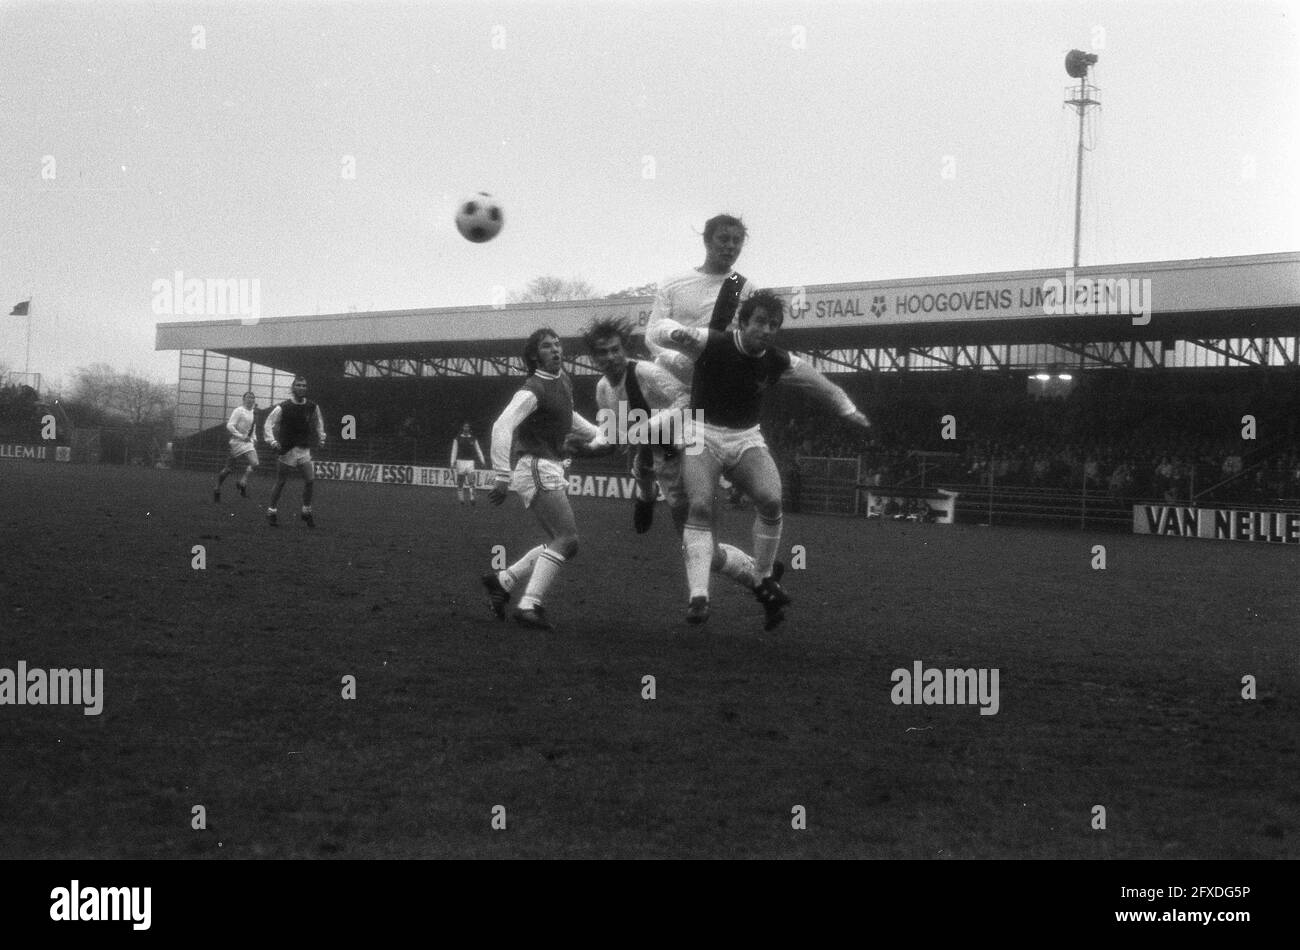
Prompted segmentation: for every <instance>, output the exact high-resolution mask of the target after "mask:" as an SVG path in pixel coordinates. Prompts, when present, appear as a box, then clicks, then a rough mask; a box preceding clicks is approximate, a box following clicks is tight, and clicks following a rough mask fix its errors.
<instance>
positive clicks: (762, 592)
mask: <svg viewBox="0 0 1300 950" xmlns="http://www.w3.org/2000/svg"><path fill="white" fill-rule="evenodd" d="M784 320H785V305H784V303H783V302H782V300H781V298H780V297H778V296H776V294H773V293H771V292H769V291H759V292H757V293H755V294H754V295H753V296H751V297H750V298H748V299H747V300H745V302H744V303H742V304H741V305H740V310H739V312H738V313H737V314H736V323H737V326H738V327H739V329H736V330H732V331H730V332H721V331H718V330H711V329H709V328H708V327H697V328H687V327H683V326H681V325H680V324H677V323H675V322H674V321H672V320H664V321H662V322H661V323H659V324H658V325H657V326H656V327H655V328H654V329H653V330H652V331H651V333H652V334H653V335H654V337H655V339H654V342H655V343H657V344H659V345H660V346H665V347H668V348H670V349H674V350H678V351H679V352H682V353H685V354H687V355H688V356H690V357H692V358H693V359H694V362H695V372H694V375H693V379H692V388H691V409H692V411H693V412H694V411H702V412H703V414H704V421H703V424H702V425H701V426H700V429H701V430H702V432H701V433H699V435H702V438H703V442H704V448H705V451H703V452H701V453H699V454H696V455H690V454H688V455H687V456H686V457H685V459H684V461H683V463H682V477H683V480H684V482H685V483H686V494H687V496H688V497H689V499H690V510H689V514H688V517H687V522H686V529H685V531H684V532H683V536H682V548H683V550H684V552H685V557H686V579H687V583H688V584H689V586H690V598H691V601H690V606H689V607H688V608H687V613H686V619H687V620H688V621H689V622H691V623H703V622H704V621H705V620H707V619H708V616H709V564H710V562H711V561H712V559H713V558H714V556H715V543H714V538H713V528H712V525H713V496H714V489H715V487H716V486H717V484H718V476H719V475H726V476H727V478H728V479H729V480H730V481H731V482H733V483H734V484H735V485H736V486H737V487H738V488H739V489H740V490H741V491H742V492H744V493H745V494H746V495H748V496H749V498H750V499H752V500H753V502H754V509H755V512H756V515H755V519H754V562H755V572H756V574H757V576H758V578H759V583H758V585H757V587H756V588H755V595H756V596H757V598H758V601H759V603H761V604H762V605H763V609H764V611H765V612H766V615H767V623H766V629H768V630H771V629H772V628H773V627H775V626H776V625H777V624H779V623H780V622H781V621H782V620H783V619H784V612H783V608H784V607H785V606H786V605H787V604H789V602H790V599H789V597H787V596H786V594H785V591H784V590H782V589H781V586H780V584H779V576H778V577H774V576H773V574H774V569H775V565H776V553H777V549H778V548H779V547H780V544H781V474H780V472H779V471H778V470H777V467H776V462H775V461H773V459H772V455H771V453H770V452H769V451H768V448H767V443H766V442H765V441H764V439H763V433H762V432H761V431H760V429H759V426H758V417H759V410H760V408H761V406H762V400H763V393H764V392H766V391H767V390H768V389H769V388H770V387H772V386H774V385H776V384H778V383H789V384H794V385H796V386H799V387H801V388H804V389H807V390H809V391H811V392H812V393H813V394H815V395H818V396H820V397H821V398H823V399H824V400H825V401H826V402H828V403H830V404H831V405H833V406H834V407H835V409H836V410H837V411H838V413H839V414H840V415H841V416H843V417H844V418H846V419H848V420H849V421H851V422H853V423H856V424H857V425H860V426H862V427H863V428H868V427H869V426H870V425H871V423H870V422H868V421H867V418H866V416H864V415H863V414H862V413H861V412H859V411H858V409H857V407H856V406H855V405H854V404H853V401H852V400H851V399H849V397H848V395H847V394H846V393H845V392H844V390H842V389H840V388H839V387H838V386H836V385H835V384H834V383H832V382H831V381H830V380H828V379H827V378H826V377H825V376H823V375H822V374H821V373H819V372H817V370H815V369H813V368H812V366H811V365H810V364H808V363H806V362H804V361H803V360H801V359H799V358H798V357H797V356H793V355H791V354H790V353H787V352H786V351H785V350H783V349H781V348H779V347H777V346H774V345H773V343H774V340H775V338H776V334H777V332H778V331H779V330H780V329H781V324H782V323H783V322H784ZM777 573H779V572H777Z"/></svg>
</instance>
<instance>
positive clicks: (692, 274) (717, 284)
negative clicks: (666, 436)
mask: <svg viewBox="0 0 1300 950" xmlns="http://www.w3.org/2000/svg"><path fill="white" fill-rule="evenodd" d="M748 236H749V230H748V229H747V228H746V227H745V222H744V221H742V220H741V219H740V218H738V217H736V216H735V215H731V214H715V215H714V216H713V217H711V218H709V220H708V221H705V222H704V263H703V264H701V265H700V266H699V267H696V268H694V269H692V270H689V271H686V272H685V273H682V274H674V275H672V276H669V277H665V278H664V279H663V280H662V281H660V282H659V287H658V290H657V291H656V292H655V302H654V306H653V307H652V308H651V310H650V319H649V322H648V323H647V324H646V333H645V340H646V348H647V349H648V350H649V351H650V355H651V356H653V357H654V358H655V362H656V363H658V364H659V365H660V366H662V367H663V368H664V369H666V370H668V371H669V372H670V373H672V374H673V375H674V376H676V377H677V378H678V379H680V380H681V381H682V382H683V383H684V384H685V385H686V386H688V387H689V386H690V384H691V376H692V373H693V372H694V364H693V363H692V361H691V359H690V358H689V357H688V356H686V355H685V354H683V353H679V352H675V351H674V350H672V349H671V348H669V347H665V346H664V345H663V344H661V343H659V342H658V340H657V338H656V329H657V328H658V326H659V325H660V324H662V323H663V322H664V321H672V322H673V323H674V324H676V325H677V326H681V327H689V328H695V327H704V328H706V329H713V330H726V329H728V328H729V327H731V326H732V325H733V320H734V318H735V315H736V310H737V308H738V307H739V306H740V304H741V303H742V302H743V301H745V300H747V299H748V298H749V297H750V296H751V295H752V294H753V293H754V291H755V290H756V289H757V287H756V286H755V284H754V283H753V282H752V281H750V280H747V279H746V278H745V277H744V276H742V275H741V274H738V273H737V272H736V269H735V267H736V260H737V259H738V258H739V257H740V252H741V251H742V250H743V249H744V247H745V239H746V238H747V237H748Z"/></svg>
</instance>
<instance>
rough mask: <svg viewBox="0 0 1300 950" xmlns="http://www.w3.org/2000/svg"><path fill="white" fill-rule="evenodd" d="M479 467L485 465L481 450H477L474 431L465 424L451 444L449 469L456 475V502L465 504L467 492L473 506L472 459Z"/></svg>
mask: <svg viewBox="0 0 1300 950" xmlns="http://www.w3.org/2000/svg"><path fill="white" fill-rule="evenodd" d="M475 458H477V459H478V463H479V464H480V465H487V462H485V461H484V460H483V450H482V449H481V448H479V445H478V439H476V438H474V430H473V429H471V428H470V427H469V423H468V422H467V423H465V424H464V425H463V426H461V427H460V435H458V436H456V438H455V439H454V440H453V441H452V443H451V468H452V471H454V472H455V473H456V501H457V502H459V503H460V504H462V505H463V504H465V492H466V490H468V491H469V503H470V504H471V505H472V504H474V503H475V502H474V459H475Z"/></svg>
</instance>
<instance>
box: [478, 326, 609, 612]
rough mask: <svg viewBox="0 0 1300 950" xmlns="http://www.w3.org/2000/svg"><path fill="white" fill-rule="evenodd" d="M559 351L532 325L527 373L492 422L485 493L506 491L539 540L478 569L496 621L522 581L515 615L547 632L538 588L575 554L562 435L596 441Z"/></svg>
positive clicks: (497, 498)
mask: <svg viewBox="0 0 1300 950" xmlns="http://www.w3.org/2000/svg"><path fill="white" fill-rule="evenodd" d="M563 359H564V350H563V347H562V346H561V345H560V338H559V336H558V335H557V334H556V332H555V331H554V330H552V329H551V328H550V327H542V328H541V329H538V330H534V331H533V333H532V334H531V335H530V336H529V337H528V341H527V343H525V344H524V364H525V365H526V366H527V367H528V378H527V379H526V380H524V384H523V386H521V387H520V388H519V391H518V392H517V393H515V395H514V398H513V399H511V400H510V404H509V405H508V406H506V408H505V411H504V412H502V413H501V415H500V417H499V418H498V419H497V421H496V423H495V425H493V426H492V467H493V468H494V469H495V470H496V480H495V482H494V483H493V485H492V492H491V494H490V495H489V496H488V497H489V499H490V500H491V502H492V504H494V505H500V504H501V503H502V502H504V501H505V500H506V496H507V495H508V494H509V493H510V492H511V491H512V490H513V491H515V492H517V493H518V494H519V497H520V498H521V499H523V502H524V507H525V508H529V509H531V510H532V512H533V514H534V515H535V516H536V517H537V520H538V522H539V523H540V524H541V526H542V530H543V531H545V532H546V538H547V540H546V543H545V544H539V545H537V546H536V547H534V548H532V549H531V550H529V551H528V552H527V553H526V554H525V555H524V556H523V557H521V558H520V559H519V560H518V561H516V562H515V563H514V564H511V565H510V566H509V567H508V568H506V569H505V570H504V571H490V572H488V573H487V574H484V575H483V586H484V587H486V588H487V591H488V599H489V603H490V605H491V607H492V612H493V613H495V614H496V615H497V616H498V617H500V618H502V619H504V618H505V615H506V604H508V603H509V602H510V594H511V593H512V592H513V591H514V590H515V588H516V587H518V586H519V585H520V584H525V585H526V586H525V588H524V593H523V596H522V597H520V598H519V603H518V606H517V607H516V609H515V614H514V617H515V621H516V622H517V623H519V624H520V625H521V626H524V627H530V628H532V629H534V630H554V629H555V628H554V627H553V626H552V624H551V622H550V620H549V619H548V618H547V616H546V610H545V608H543V607H542V600H543V598H544V597H545V596H546V591H547V590H548V589H549V588H550V586H551V584H552V583H553V582H554V581H555V578H556V576H557V575H558V574H559V572H560V568H561V567H563V566H564V564H565V562H566V561H571V560H572V559H573V557H574V555H576V554H577V553H578V527H577V525H576V524H575V522H574V520H573V509H572V508H571V507H570V506H569V495H568V479H567V478H566V477H565V474H564V464H563V458H564V446H565V440H566V439H567V438H568V436H569V434H570V433H573V434H575V435H576V436H577V437H578V438H579V439H581V440H582V441H583V442H585V443H588V444H589V445H590V447H591V448H599V447H601V446H603V445H604V444H606V443H605V440H604V439H602V438H601V437H600V433H599V431H598V430H597V429H596V427H595V426H594V425H592V424H591V423H590V422H588V421H587V420H586V419H584V418H583V417H582V416H580V415H578V414H577V413H576V412H574V411H573V386H572V384H571V383H570V381H569V377H568V375H567V374H566V373H565V372H564V369H563Z"/></svg>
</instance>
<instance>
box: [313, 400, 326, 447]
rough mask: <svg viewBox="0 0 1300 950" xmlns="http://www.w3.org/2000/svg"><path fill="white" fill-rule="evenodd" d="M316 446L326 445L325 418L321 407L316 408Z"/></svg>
mask: <svg viewBox="0 0 1300 950" xmlns="http://www.w3.org/2000/svg"><path fill="white" fill-rule="evenodd" d="M315 425H316V444H317V445H318V446H323V445H324V444H325V417H324V416H323V415H321V411H320V406H317V407H316V419H315Z"/></svg>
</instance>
